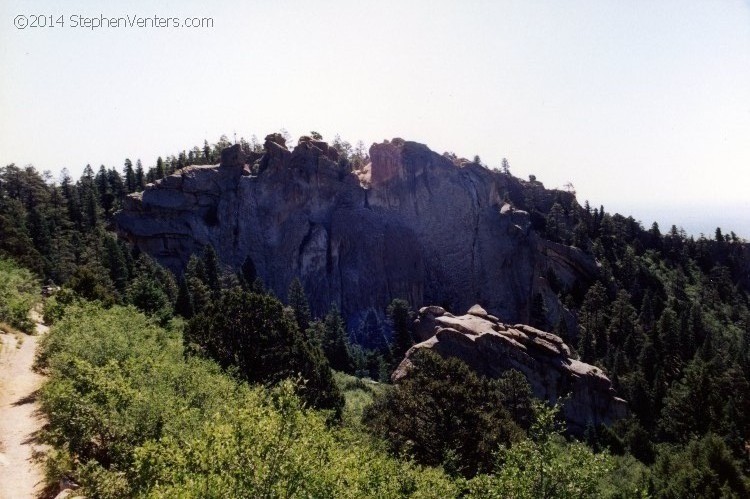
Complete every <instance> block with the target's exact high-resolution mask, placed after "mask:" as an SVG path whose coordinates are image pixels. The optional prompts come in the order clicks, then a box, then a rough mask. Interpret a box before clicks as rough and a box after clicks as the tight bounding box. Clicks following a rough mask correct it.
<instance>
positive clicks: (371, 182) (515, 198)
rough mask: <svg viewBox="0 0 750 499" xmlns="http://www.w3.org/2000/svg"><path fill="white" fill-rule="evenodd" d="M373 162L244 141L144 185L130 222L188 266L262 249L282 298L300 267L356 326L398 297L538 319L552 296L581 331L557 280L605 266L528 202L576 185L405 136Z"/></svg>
mask: <svg viewBox="0 0 750 499" xmlns="http://www.w3.org/2000/svg"><path fill="white" fill-rule="evenodd" d="M370 158H371V160H370V162H369V164H367V165H366V166H364V167H363V168H362V169H360V170H357V171H354V172H349V171H347V170H346V169H343V168H342V167H341V166H340V161H339V154H338V152H337V151H336V149H334V148H333V147H331V146H329V145H328V144H326V143H325V142H323V141H319V140H313V139H310V138H308V137H303V138H301V139H300V140H299V143H298V145H297V146H296V147H294V148H293V149H292V150H289V149H288V148H287V146H286V143H285V141H284V139H283V138H282V137H281V136H280V135H278V134H274V135H269V136H268V137H266V141H265V151H264V152H263V153H259V154H245V153H243V151H242V150H241V149H240V146H239V145H235V146H232V147H230V148H227V149H225V150H224V151H223V153H222V158H221V163H220V164H219V165H215V166H190V167H187V168H184V169H182V170H180V171H177V172H176V173H174V174H173V175H170V176H169V177H167V178H165V179H163V180H159V181H157V182H156V183H155V184H150V185H149V186H147V188H146V190H145V191H144V192H143V193H140V194H134V195H131V196H130V197H129V198H128V200H127V203H126V205H125V208H124V209H123V210H122V211H121V212H119V213H118V214H117V215H116V225H117V229H118V232H119V234H120V235H121V236H122V237H124V238H126V239H127V240H129V241H131V242H132V243H133V244H135V245H136V246H138V247H139V248H140V249H141V250H143V251H145V252H146V253H148V254H150V255H152V256H154V257H155V258H156V259H157V260H158V261H159V262H161V263H162V264H164V265H166V266H168V267H169V268H171V269H173V270H175V271H177V272H181V271H182V270H183V269H184V267H185V265H186V263H187V261H188V259H189V257H190V255H191V254H193V253H197V252H200V251H201V249H202V248H203V247H204V246H205V245H207V244H211V245H213V246H214V248H215V249H216V251H217V253H218V255H219V258H220V259H221V261H222V262H223V263H224V264H225V265H227V266H228V267H231V268H234V269H238V268H239V267H240V266H241V265H242V263H243V262H244V261H245V259H246V258H248V257H250V258H252V261H253V263H254V264H255V268H256V270H257V272H258V276H259V277H260V278H261V279H262V280H263V281H264V283H265V284H266V286H267V287H268V288H270V289H271V290H273V291H274V292H275V293H276V294H277V295H278V296H280V297H281V298H284V297H285V295H286V290H287V289H288V286H289V283H290V282H291V281H292V279H293V278H294V277H299V278H300V280H301V281H302V283H303V285H304V287H305V291H306V292H307V295H308V297H309V300H310V303H311V307H312V310H313V312H314V313H316V314H323V313H325V311H326V310H327V309H328V308H329V307H330V305H331V303H336V304H338V306H339V307H340V309H341V310H342V311H343V313H344V315H345V317H346V319H347V321H348V323H349V326H350V327H355V326H356V324H357V323H358V322H359V321H360V320H361V319H362V318H363V317H364V316H365V314H366V313H367V311H368V310H370V309H373V310H375V311H376V313H377V314H378V315H379V316H380V317H381V318H382V316H383V311H384V309H385V307H386V306H387V305H388V303H390V301H391V300H393V299H394V298H404V299H407V300H408V301H409V302H410V304H411V305H412V306H413V307H416V308H418V307H421V306H422V305H424V304H428V303H437V304H440V305H442V306H444V307H446V308H448V309H450V310H465V309H466V308H467V307H468V306H469V305H471V304H473V303H476V302H480V303H482V304H483V305H484V306H485V307H486V308H487V309H488V310H489V311H490V312H491V313H493V314H496V315H498V316H499V317H501V318H502V319H503V320H505V321H509V322H524V321H525V322H528V318H529V312H530V305H531V302H532V297H534V296H535V295H536V294H541V295H542V297H543V299H544V302H545V306H546V307H545V308H546V310H547V313H548V317H547V319H548V321H549V323H550V324H556V323H557V322H558V321H559V320H560V319H563V320H565V321H566V322H567V323H568V325H569V329H570V330H571V331H572V330H575V322H574V319H573V317H572V315H571V314H569V313H568V312H567V311H566V310H565V309H564V307H563V306H562V305H561V304H560V303H559V301H558V300H557V295H556V293H555V292H553V291H552V290H551V288H550V286H549V283H547V281H546V279H545V276H546V275H548V272H549V269H552V270H553V271H554V272H555V274H556V275H557V276H558V278H559V279H560V280H562V282H563V283H564V284H566V285H572V283H573V282H574V281H575V280H583V281H588V280H590V279H592V278H593V277H594V276H595V275H596V274H597V272H598V269H597V265H596V262H594V260H593V259H592V258H590V257H589V256H586V255H584V254H583V253H581V252H580V251H578V250H576V249H574V248H570V247H567V246H563V245H560V244H555V243H551V242H549V241H546V240H544V239H543V238H541V237H539V236H538V235H537V234H536V232H535V231H534V230H533V229H532V224H531V220H530V217H529V215H528V213H527V212H526V211H524V210H523V209H522V208H523V207H524V203H525V202H526V201H527V200H528V199H529V197H530V196H533V198H534V203H535V205H536V206H537V207H538V208H539V207H541V208H542V210H548V209H549V207H550V206H551V204H552V203H553V202H554V198H555V196H557V197H558V198H559V196H561V195H562V196H565V195H568V196H570V195H569V194H567V193H564V192H559V191H549V190H545V189H544V188H543V186H541V184H539V183H530V182H523V181H521V180H519V179H516V178H514V177H512V176H510V175H504V174H501V173H499V172H495V171H490V170H488V169H487V168H485V167H483V166H481V165H478V164H475V163H471V162H468V161H466V160H456V159H451V158H450V157H448V156H446V155H440V154H437V153H435V152H433V151H431V150H430V149H429V148H427V146H425V145H422V144H418V143H416V142H408V141H404V140H401V139H393V140H391V141H385V142H383V143H381V144H373V145H372V147H371V148H370Z"/></svg>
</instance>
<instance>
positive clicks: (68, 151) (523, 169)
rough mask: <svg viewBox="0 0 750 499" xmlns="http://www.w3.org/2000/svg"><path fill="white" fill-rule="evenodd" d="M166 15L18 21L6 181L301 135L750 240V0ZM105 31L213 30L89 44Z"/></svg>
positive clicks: (3, 88) (9, 55) (3, 11)
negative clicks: (97, 25)
mask: <svg viewBox="0 0 750 499" xmlns="http://www.w3.org/2000/svg"><path fill="white" fill-rule="evenodd" d="M153 3H154V2H145V1H144V2H138V1H135V2H123V1H117V2H114V1H112V2H102V1H96V2H94V1H88V2H87V1H80V0H79V1H67V2H59V1H56V2H52V1H24V2H20V1H15V2H14V1H13V0H3V1H2V2H1V3H0V68H1V69H0V74H1V75H2V76H0V164H7V163H11V162H15V163H16V164H20V165H25V164H28V163H31V164H34V165H35V166H36V167H37V168H38V169H40V170H47V169H49V170H52V171H53V172H55V173H57V172H59V171H60V170H61V169H62V167H68V168H69V169H70V170H71V172H73V173H74V174H75V175H78V174H79V173H80V171H81V170H82V169H83V166H85V164H86V163H91V164H92V165H94V166H95V167H98V165H100V164H105V165H107V166H117V167H118V168H120V167H121V165H122V162H123V160H124V158H126V157H130V158H132V159H133V160H135V159H136V158H142V159H143V162H144V164H145V165H146V166H148V165H151V164H153V163H154V162H155V159H156V157H157V156H158V155H162V156H166V155H168V154H173V153H177V152H178V151H179V150H182V149H185V148H189V147H191V146H193V145H199V144H202V142H203V139H204V138H207V139H208V140H209V141H215V140H216V139H218V137H219V136H220V135H221V134H222V133H225V134H227V135H228V136H230V138H231V137H232V134H233V132H235V131H236V133H237V137H240V136H245V137H246V138H249V137H250V136H251V135H252V134H257V135H258V136H259V137H260V138H261V139H262V137H263V136H265V135H266V134H267V133H270V132H272V131H277V130H279V129H280V128H282V127H283V128H286V129H287V130H288V131H289V132H290V133H291V134H292V135H293V136H297V135H300V134H302V133H307V132H308V131H309V130H317V131H319V132H321V133H322V134H323V135H324V137H325V138H327V139H331V138H332V137H333V135H335V134H336V133H339V134H341V136H342V137H343V138H345V139H347V140H349V141H351V142H352V143H354V142H356V141H357V140H360V139H361V140H363V141H365V143H367V144H368V145H369V144H370V143H372V142H373V141H381V140H383V139H385V138H392V137H403V138H404V139H408V140H416V141H419V142H423V143H426V144H427V145H428V146H430V147H431V148H432V149H433V150H436V151H438V152H442V151H445V150H451V151H454V152H456V153H457V154H458V155H461V156H466V157H473V155H475V154H479V155H480V156H481V158H482V159H483V160H484V161H485V162H486V163H488V164H489V165H490V166H495V165H499V163H500V160H501V158H502V157H507V158H508V159H509V161H510V164H511V171H512V172H513V173H514V174H516V175H519V176H524V177H525V176H527V175H528V174H530V173H533V174H535V175H536V176H537V177H538V178H539V179H540V180H542V181H543V182H544V183H545V185H547V186H548V187H555V186H562V185H563V184H565V183H566V182H568V181H570V182H572V183H573V184H574V185H575V187H576V189H577V191H578V197H579V199H580V200H581V201H583V200H584V199H589V200H591V202H592V204H596V205H598V204H601V203H603V204H605V206H606V207H607V209H608V210H613V211H614V210H617V211H620V212H623V213H626V214H628V213H632V214H633V215H634V216H636V218H638V219H640V220H643V222H644V224H647V225H648V224H650V222H651V221H652V220H653V219H658V220H659V222H660V223H661V224H671V223H678V224H682V225H684V226H685V227H686V228H687V229H688V230H690V231H692V232H696V233H697V232H699V231H705V232H709V231H712V229H711V228H712V227H715V226H717V225H721V226H722V227H725V228H727V229H728V228H736V230H737V231H738V232H739V233H740V234H741V235H743V236H745V237H749V238H750V2H748V1H747V0H745V1H731V0H726V1H723V0H713V1H709V0H700V1H688V0H675V1H666V0H659V1H653V0H649V1H646V0H644V1H637V0H627V1H626V0H619V1H606V0H592V1H559V0H554V1H544V2H543V1H531V0H518V1H512V2H511V1H506V2H504V1H486V2H480V1H461V2H459V1H452V2H440V1H436V0H432V1H409V0H400V1H387V0H378V1H372V2H368V1H359V0H358V1H352V0H350V1H320V2H315V1H312V0H306V1H283V0H281V1H280V0H273V1H261V0H256V1H249V2H239V1H235V2H228V1H217V2H208V1H205V0H203V1H180V2H177V1H173V2H159V6H158V7H156V6H154V5H152V4H153ZM21 14H22V15H26V16H27V18H29V20H30V16H31V15H34V14H36V15H39V14H42V15H44V14H46V15H52V16H53V19H54V20H57V19H58V18H59V17H60V16H61V15H62V16H63V18H64V21H65V26H55V27H53V28H31V27H27V28H26V29H23V30H19V29H16V28H15V27H14V25H13V23H14V19H15V18H16V16H18V15H21ZM102 14H103V15H104V16H105V17H124V16H131V17H132V16H140V17H152V18H153V16H154V15H158V16H160V17H164V18H167V17H178V18H180V19H182V18H184V17H188V16H190V17H210V18H213V22H214V27H213V28H205V29H200V28H197V29H196V28H192V29H188V28H182V29H180V28H138V27H133V28H130V27H125V26H123V27H120V28H108V29H107V28H101V29H95V30H91V29H86V28H80V27H79V28H74V27H73V26H72V24H73V22H72V21H73V20H72V19H71V16H84V17H96V18H98V17H100V15H102ZM690 213H693V215H690ZM691 217H692V219H696V220H697V219H700V220H701V222H700V223H699V222H691V221H690V219H691ZM704 219H705V220H704ZM701 224H702V225H701ZM704 226H705V228H704Z"/></svg>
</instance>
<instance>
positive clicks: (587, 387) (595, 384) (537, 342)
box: [392, 305, 627, 434]
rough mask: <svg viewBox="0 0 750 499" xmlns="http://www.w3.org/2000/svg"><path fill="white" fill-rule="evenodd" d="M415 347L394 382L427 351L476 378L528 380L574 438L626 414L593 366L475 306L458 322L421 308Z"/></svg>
mask: <svg viewBox="0 0 750 499" xmlns="http://www.w3.org/2000/svg"><path fill="white" fill-rule="evenodd" d="M414 329H415V334H416V336H417V339H418V341H421V343H418V344H417V345H415V346H414V347H412V348H411V349H410V350H409V351H408V352H407V354H406V357H405V358H404V360H403V361H402V362H401V364H400V365H399V367H398V368H397V369H396V371H394V373H393V375H392V378H393V380H394V381H396V382H397V381H398V380H399V379H401V378H403V377H404V376H408V373H409V370H410V369H411V368H412V363H411V361H410V358H411V356H413V355H414V354H415V353H416V352H418V351H419V350H421V349H425V348H427V349H431V350H433V351H435V352H437V353H439V354H440V355H442V356H443V357H456V358H459V359H461V360H463V361H464V362H466V364H468V365H469V367H471V368H472V369H474V370H475V371H477V372H478V373H480V374H483V375H485V376H489V377H495V378H496V377H499V376H500V375H501V374H502V373H503V372H505V371H507V370H509V369H516V370H518V371H520V372H521V373H523V374H524V376H526V379H527V380H528V382H529V384H530V385H531V389H532V391H533V393H534V396H536V397H538V398H540V399H544V400H549V401H551V402H553V403H554V402H557V401H560V402H561V403H562V414H563V416H564V417H565V419H566V421H567V422H568V427H569V430H570V431H571V432H573V433H578V434H580V433H583V432H584V431H585V429H586V427H587V426H588V425H589V424H592V425H594V426H597V425H601V424H604V425H609V424H611V423H613V422H614V421H616V420H618V419H620V418H623V417H625V416H626V415H627V405H626V403H625V401H624V400H622V399H621V398H618V397H617V396H616V394H615V391H614V389H613V388H612V383H611V382H610V380H609V379H608V378H607V377H606V376H605V375H604V373H603V372H602V371H601V370H600V369H599V368H597V367H594V366H592V365H589V364H585V363H583V362H580V361H578V360H575V359H573V358H571V352H570V349H569V347H568V346H567V345H566V344H565V343H564V342H563V341H562V339H560V337H559V336H556V335H554V334H551V333H547V332H544V331H540V330H538V329H535V328H533V327H530V326H527V325H524V324H516V325H510V324H504V323H502V322H501V321H500V320H499V319H498V318H497V317H494V316H492V315H490V314H488V313H487V312H486V311H485V310H484V309H483V308H481V307H479V306H478V305H475V306H473V307H472V308H471V309H470V310H469V312H468V313H467V314H466V315H463V316H459V317H456V316H454V315H452V314H450V313H448V312H446V311H445V310H444V309H443V308H441V307H436V306H430V307H424V308H422V309H421V310H420V311H419V316H418V318H417V319H416V321H415V327H414Z"/></svg>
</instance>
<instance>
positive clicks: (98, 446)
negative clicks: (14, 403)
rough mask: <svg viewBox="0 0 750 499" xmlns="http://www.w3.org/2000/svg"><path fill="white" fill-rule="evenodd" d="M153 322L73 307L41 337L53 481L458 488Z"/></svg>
mask: <svg viewBox="0 0 750 499" xmlns="http://www.w3.org/2000/svg"><path fill="white" fill-rule="evenodd" d="M152 321H153V319H148V318H147V317H146V316H144V315H143V314H141V313H138V312H137V311H136V310H134V309H133V308H130V307H129V308H125V307H119V306H115V307H112V308H111V309H103V308H102V307H101V306H99V305H93V304H78V305H73V306H71V307H69V308H68V309H66V312H65V314H64V316H63V317H62V318H61V319H60V320H59V321H58V322H57V323H56V324H55V325H54V326H53V328H52V330H51V331H50V333H49V334H48V335H46V336H45V337H44V339H43V340H42V351H41V355H40V357H39V359H38V364H39V365H40V367H43V368H45V369H46V370H47V371H48V372H49V374H50V380H49V382H48V383H47V384H46V385H45V387H44V388H43V390H42V396H41V402H42V407H43V409H44V411H45V412H46V413H47V416H48V418H49V430H48V433H47V438H48V439H49V441H50V442H51V443H53V444H54V445H55V447H56V448H57V449H58V451H57V452H56V453H55V455H54V458H53V459H51V462H50V469H51V472H54V473H55V474H57V475H58V476H57V477H54V476H52V477H51V478H53V479H54V478H59V475H60V474H61V473H64V474H67V475H70V476H71V477H72V478H73V479H74V480H76V481H78V482H79V483H81V484H82V486H83V489H84V490H83V492H84V493H85V494H86V495H87V497H101V498H109V497H112V498H114V497H133V496H148V497H201V498H203V497H209V498H210V497H292V496H294V497H374V496H378V497H455V496H456V495H457V493H458V491H457V490H456V489H457V488H456V485H455V483H453V482H452V481H451V480H449V479H448V478H447V477H446V476H445V475H444V474H443V473H442V472H441V471H439V470H434V469H423V468H421V467H419V466H416V465H414V464H412V463H408V462H400V461H398V460H395V459H393V458H390V457H388V455H387V454H386V453H385V452H384V451H383V450H381V449H379V448H378V446H377V445H375V444H373V443H372V442H371V441H370V440H369V439H366V438H364V439H363V438H362V435H358V434H356V433H353V432H351V431H350V430H348V429H342V428H339V429H337V428H331V427H329V425H328V423H327V420H326V413H324V412H318V411H316V410H313V409H310V408H306V407H305V406H304V404H303V403H302V401H301V399H300V398H299V397H298V396H297V395H296V391H297V387H296V385H295V384H294V383H293V382H292V381H289V380H286V381H281V382H280V383H279V384H278V385H277V387H276V388H274V389H273V390H268V389H266V388H264V387H263V386H251V385H248V384H246V383H243V382H238V381H236V380H235V379H233V378H232V377H230V376H228V375H227V374H225V373H223V372H222V370H221V369H220V367H219V366H218V365H216V364H215V363H214V362H212V361H208V360H205V359H201V358H198V357H195V356H193V357H187V358H185V357H184V355H183V348H182V338H181V336H180V334H179V332H176V331H170V330H167V329H164V328H161V327H158V326H157V325H155V324H154V323H153V322H152ZM66 466H72V469H70V470H65V469H64V468H65V467H66Z"/></svg>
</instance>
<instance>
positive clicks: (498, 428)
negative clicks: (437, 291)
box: [363, 350, 529, 476]
mask: <svg viewBox="0 0 750 499" xmlns="http://www.w3.org/2000/svg"><path fill="white" fill-rule="evenodd" d="M412 362H413V367H412V369H411V371H410V373H409V375H408V376H407V377H406V378H405V379H403V380H402V381H401V382H400V383H398V384H397V385H396V386H394V387H393V389H391V390H389V391H387V392H386V393H384V394H383V395H379V396H377V397H376V398H375V401H374V403H373V405H372V406H370V407H368V408H367V409H366V410H365V413H364V417H363V421H364V423H365V424H366V425H367V426H368V427H369V428H370V429H371V430H372V431H373V432H374V433H375V434H376V435H379V436H381V437H383V438H385V439H387V440H388V441H389V442H390V446H391V449H392V450H393V451H394V452H396V453H397V454H401V453H406V454H407V455H411V456H413V457H414V458H415V459H416V460H417V461H418V462H420V463H422V464H426V465H432V466H436V465H443V466H445V467H446V469H447V470H449V471H450V472H451V473H454V474H461V475H464V476H474V475H475V474H476V473H477V472H482V471H488V470H490V469H491V468H492V463H493V459H492V456H493V454H494V453H495V452H496V451H497V449H498V447H500V446H501V445H502V446H507V445H510V444H511V443H512V442H517V441H520V440H521V439H522V438H523V435H524V432H523V430H522V429H521V428H520V427H519V426H518V424H516V422H514V421H513V419H512V417H511V415H510V413H509V412H508V411H507V410H506V408H505V404H506V403H507V402H508V397H507V396H506V392H505V391H504V390H503V385H502V384H501V383H500V382H499V381H497V380H489V379H486V378H480V377H479V376H477V375H476V374H475V373H474V372H473V371H471V370H470V369H469V367H468V366H467V365H466V364H464V363H463V362H461V361H459V360H457V359H448V360H445V359H443V358H442V357H440V356H439V355H438V354H436V353H433V352H430V351H424V350H422V351H420V352H418V353H417V355H415V356H413V357H412ZM524 381H525V380H524ZM526 394H527V400H526V405H528V404H529V399H528V397H529V390H528V385H526ZM514 404H515V402H514Z"/></svg>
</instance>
